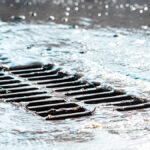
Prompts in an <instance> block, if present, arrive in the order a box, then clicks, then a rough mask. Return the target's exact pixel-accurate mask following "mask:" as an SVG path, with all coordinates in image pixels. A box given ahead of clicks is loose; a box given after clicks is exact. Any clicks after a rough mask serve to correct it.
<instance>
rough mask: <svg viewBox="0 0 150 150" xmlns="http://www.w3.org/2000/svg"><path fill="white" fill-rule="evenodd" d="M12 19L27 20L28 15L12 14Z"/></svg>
mask: <svg viewBox="0 0 150 150" xmlns="http://www.w3.org/2000/svg"><path fill="white" fill-rule="evenodd" d="M11 19H12V20H25V19H26V17H25V16H23V15H21V16H11Z"/></svg>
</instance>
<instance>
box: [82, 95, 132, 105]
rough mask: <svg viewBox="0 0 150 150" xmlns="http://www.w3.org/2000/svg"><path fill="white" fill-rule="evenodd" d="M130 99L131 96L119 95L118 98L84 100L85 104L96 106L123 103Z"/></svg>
mask: <svg viewBox="0 0 150 150" xmlns="http://www.w3.org/2000/svg"><path fill="white" fill-rule="evenodd" d="M129 99H132V98H131V96H128V95H121V96H120V95H119V96H111V97H105V98H95V99H92V100H84V103H86V104H98V103H109V102H116V101H123V100H129Z"/></svg>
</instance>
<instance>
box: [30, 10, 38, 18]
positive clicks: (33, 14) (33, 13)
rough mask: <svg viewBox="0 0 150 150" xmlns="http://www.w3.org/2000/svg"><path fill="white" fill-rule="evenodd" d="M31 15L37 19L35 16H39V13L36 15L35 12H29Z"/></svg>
mask: <svg viewBox="0 0 150 150" xmlns="http://www.w3.org/2000/svg"><path fill="white" fill-rule="evenodd" d="M29 15H30V16H33V17H35V16H37V13H36V12H33V11H30V12H29Z"/></svg>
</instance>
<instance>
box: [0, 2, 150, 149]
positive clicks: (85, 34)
mask: <svg viewBox="0 0 150 150" xmlns="http://www.w3.org/2000/svg"><path fill="white" fill-rule="evenodd" d="M149 5H150V3H149V2H148V1H146V0H144V1H143V2H142V3H141V1H136V0H134V1H132V3H131V2H130V1H129V0H126V1H123V0H122V1H121V0H118V1H117V0H116V1H115V0H112V1H111V0H110V1H98V0H95V1H90V0H86V1H84V0H80V1H79V0H78V1H77V0H76V1H71V0H68V1H62V0H53V1H52V2H48V1H42V3H41V2H38V1H32V3H30V2H28V3H27V2H24V1H23V0H22V1H15V2H12V1H11V0H10V1H2V0H1V2H0V12H1V13H0V18H1V21H0V54H1V55H3V56H7V57H8V60H6V61H9V62H10V63H11V64H24V63H26V62H29V61H41V62H44V63H54V64H56V65H58V66H61V67H63V68H64V70H67V71H68V72H73V73H74V72H81V73H82V74H84V78H85V79H88V80H91V81H93V80H94V81H100V82H101V83H102V84H104V85H109V86H112V87H115V88H118V89H123V90H125V91H126V92H127V93H129V94H132V95H136V96H138V97H141V98H146V99H149V98H150V76H149V74H150V60H149V58H150V49H149V47H150V43H149V40H150V36H149V35H150V28H149V23H150V21H149V18H148V17H149V15H150V11H149V7H148V6H149ZM19 15H21V16H22V19H14V17H15V16H19ZM49 16H50V17H49ZM48 17H49V18H48ZM47 18H48V19H47ZM85 106H86V105H85ZM96 106H97V109H96V112H95V114H94V115H93V116H91V117H82V118H78V119H67V120H62V121H43V120H42V119H41V118H40V117H37V116H33V115H32V114H31V113H30V112H25V111H24V110H22V109H21V108H17V107H14V106H13V105H11V104H5V103H0V118H1V119H0V133H1V136H0V149H4V148H5V149H29V150H30V149H35V148H36V149H37V150H40V149H43V148H44V149H64V150H67V149H68V150H70V149H71V150H74V149H79V150H80V149H82V150H83V149H94V150H98V149H103V150H105V149H106V150H125V149H129V150H133V149H138V150H148V149H150V144H149V139H150V113H149V109H145V110H140V111H131V112H123V113H122V112H121V113H120V112H116V111H113V110H112V109H108V108H103V107H100V106H99V105H96ZM87 107H88V108H89V109H90V110H92V109H93V108H94V107H95V106H94V105H91V106H87Z"/></svg>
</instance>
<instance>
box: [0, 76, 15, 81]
mask: <svg viewBox="0 0 150 150" xmlns="http://www.w3.org/2000/svg"><path fill="white" fill-rule="evenodd" d="M10 79H13V77H10V76H3V77H0V80H10Z"/></svg>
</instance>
